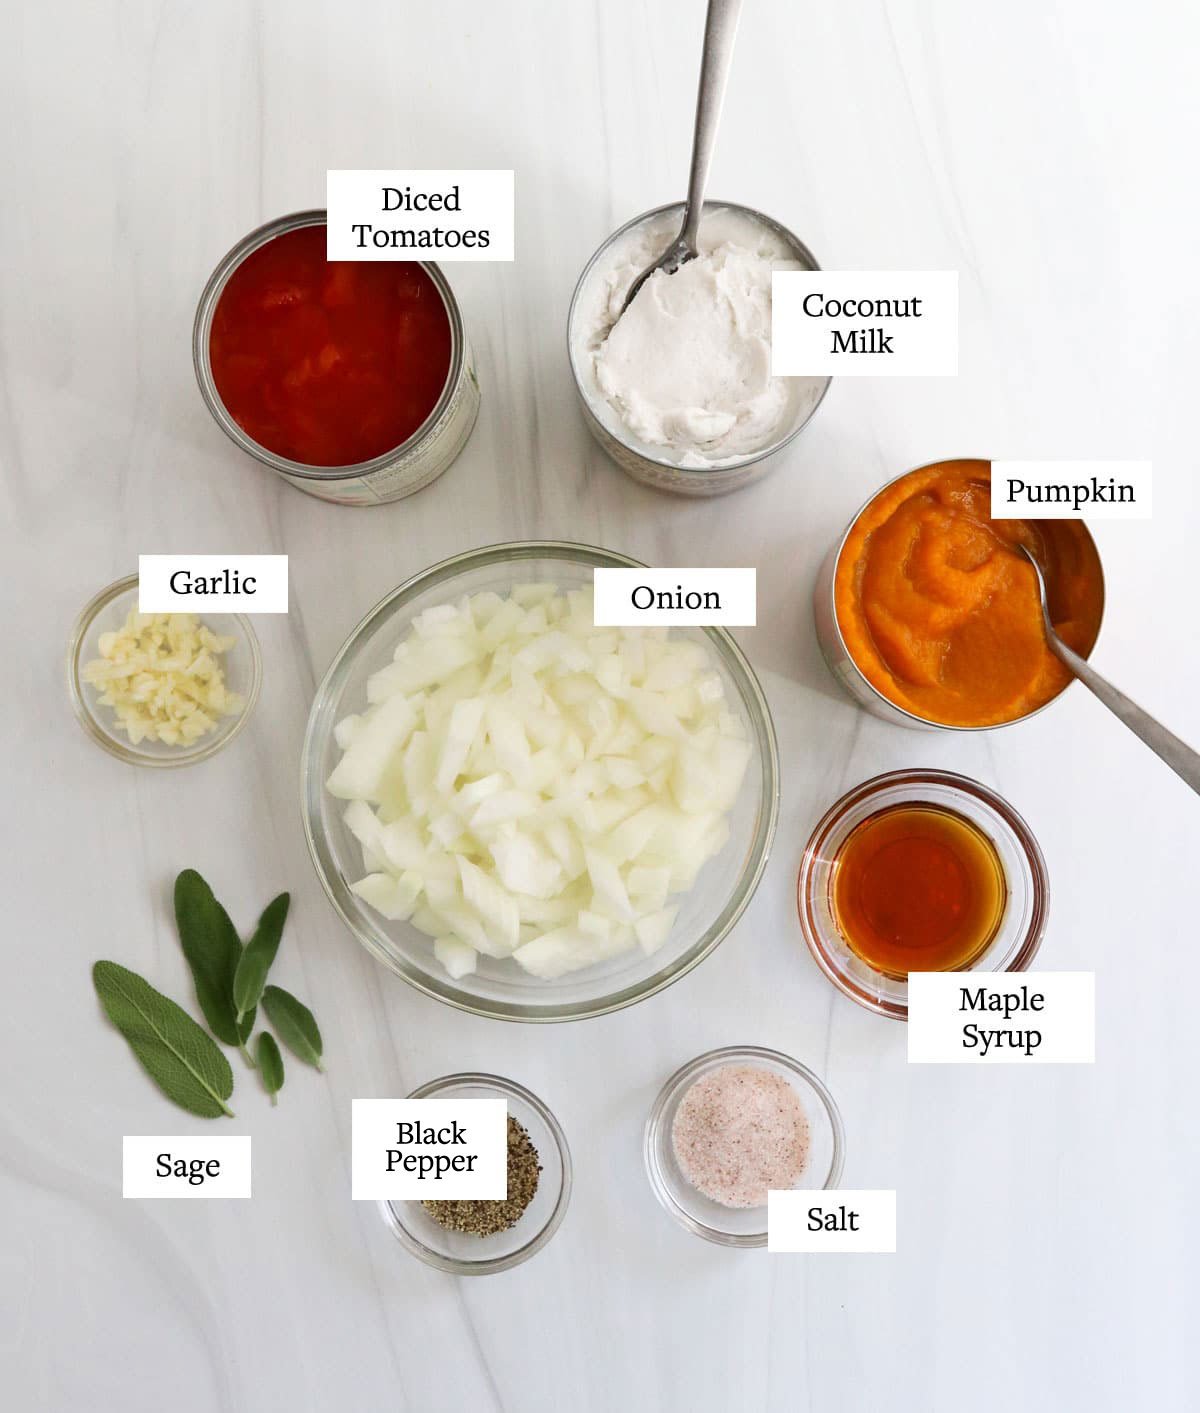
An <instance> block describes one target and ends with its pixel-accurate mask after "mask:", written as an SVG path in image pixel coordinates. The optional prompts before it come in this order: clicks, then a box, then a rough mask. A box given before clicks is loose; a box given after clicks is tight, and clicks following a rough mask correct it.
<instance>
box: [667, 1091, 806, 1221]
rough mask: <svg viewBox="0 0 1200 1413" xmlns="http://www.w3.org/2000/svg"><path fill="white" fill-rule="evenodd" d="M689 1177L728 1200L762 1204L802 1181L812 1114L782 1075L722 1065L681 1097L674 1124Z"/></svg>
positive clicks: (701, 1188)
mask: <svg viewBox="0 0 1200 1413" xmlns="http://www.w3.org/2000/svg"><path fill="white" fill-rule="evenodd" d="M671 1142H672V1144H673V1146H674V1149H675V1158H676V1161H677V1162H678V1163H679V1167H680V1169H681V1171H682V1172H683V1175H684V1177H685V1178H686V1179H687V1180H688V1182H689V1183H691V1185H692V1186H693V1187H694V1188H695V1189H696V1190H697V1192H701V1193H703V1194H704V1196H705V1197H710V1198H711V1199H712V1200H713V1201H714V1202H719V1203H720V1204H721V1205H722V1206H723V1207H762V1206H765V1205H766V1201H767V1193H768V1192H769V1191H770V1190H771V1189H772V1188H784V1189H786V1188H791V1187H795V1186H796V1183H797V1182H798V1181H799V1179H800V1175H801V1174H802V1173H803V1172H804V1169H805V1167H806V1165H807V1163H808V1119H807V1118H806V1117H805V1114H804V1108H803V1106H802V1105H801V1103H800V1100H799V1097H798V1096H797V1094H796V1091H795V1090H794V1089H793V1088H792V1086H791V1085H790V1084H789V1083H788V1082H787V1080H786V1079H784V1078H783V1076H782V1075H778V1074H774V1073H773V1072H772V1071H771V1070H764V1069H757V1068H755V1067H754V1066H752V1065H722V1066H721V1067H720V1069H716V1070H713V1071H712V1072H711V1073H710V1074H706V1075H704V1076H702V1077H701V1078H700V1079H698V1080H697V1081H696V1082H695V1084H693V1085H692V1086H691V1088H690V1089H688V1091H687V1093H686V1094H685V1095H684V1096H683V1098H682V1099H681V1100H680V1103H679V1108H678V1109H677V1110H676V1112H675V1122H674V1124H673V1125H672V1126H671Z"/></svg>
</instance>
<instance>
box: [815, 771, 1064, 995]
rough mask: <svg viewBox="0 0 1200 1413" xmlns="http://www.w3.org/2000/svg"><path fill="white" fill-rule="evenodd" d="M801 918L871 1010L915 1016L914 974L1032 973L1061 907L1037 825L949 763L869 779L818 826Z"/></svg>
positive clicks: (828, 967) (837, 977)
mask: <svg viewBox="0 0 1200 1413" xmlns="http://www.w3.org/2000/svg"><path fill="white" fill-rule="evenodd" d="M798 903H799V909H800V926H801V929H802V931H803V933H804V938H805V941H806V942H807V943H808V946H809V950H810V951H811V952H812V954H813V957H814V959H815V961H816V963H817V965H818V966H819V967H820V968H821V970H822V971H823V972H824V973H825V975H826V976H827V977H828V978H829V980H830V981H832V982H833V984H834V985H835V986H836V987H837V988H838V990H839V991H842V992H844V993H845V994H846V995H847V996H849V997H850V998H851V1000H854V1001H857V1002H858V1003H859V1005H860V1006H865V1007H866V1008H867V1009H868V1010H871V1011H875V1012H877V1013H878V1014H879V1015H884V1016H891V1017H893V1018H894V1019H896V1020H907V1019H908V975H909V973H910V972H913V971H1025V970H1027V968H1028V967H1029V964H1030V963H1031V962H1032V960H1033V958H1034V956H1035V955H1036V953H1037V950H1038V947H1039V946H1040V945H1041V941H1042V936H1043V934H1044V933H1045V930H1046V920H1047V917H1048V915H1049V906H1050V884H1049V878H1048V876H1047V873H1046V861H1045V859H1044V858H1043V857H1042V851H1041V849H1040V848H1039V847H1038V842H1037V840H1036V839H1035V838H1034V836H1033V833H1032V831H1031V830H1030V828H1029V826H1028V825H1027V824H1026V823H1025V821H1024V820H1023V819H1022V818H1021V816H1020V815H1019V814H1018V813H1017V812H1016V810H1014V809H1013V807H1012V806H1011V805H1010V804H1009V803H1008V802H1007V801H1006V800H1004V799H1002V798H1001V797H1000V796H999V795H997V794H996V793H995V791H994V790H989V789H988V788H987V786H985V785H981V784H979V782H978V781H976V780H971V779H968V777H967V776H965V775H955V774H953V773H952V772H950V771H946V770H897V771H892V772H890V773H889V774H886V775H877V776H875V777H874V778H873V779H871V780H866V781H864V782H863V783H862V784H861V785H858V786H856V787H855V788H854V789H853V790H851V791H850V792H849V793H848V794H846V795H843V796H842V798H841V799H840V800H839V801H838V802H837V804H835V805H834V806H833V807H832V808H831V809H830V810H829V811H828V812H827V813H826V815H825V817H824V818H823V819H822V820H821V822H820V823H819V824H818V825H817V827H816V829H815V830H814V831H813V835H812V838H811V839H810V840H809V842H808V847H807V848H806V849H805V851H804V859H803V861H802V863H801V865H800V878H799V883H798Z"/></svg>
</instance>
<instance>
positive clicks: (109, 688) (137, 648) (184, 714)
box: [82, 609, 245, 746]
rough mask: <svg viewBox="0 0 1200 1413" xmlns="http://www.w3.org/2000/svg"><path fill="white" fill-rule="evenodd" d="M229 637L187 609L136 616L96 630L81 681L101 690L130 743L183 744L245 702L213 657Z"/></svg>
mask: <svg viewBox="0 0 1200 1413" xmlns="http://www.w3.org/2000/svg"><path fill="white" fill-rule="evenodd" d="M236 641H237V639H236V638H232V637H223V636H221V635H219V634H217V633H214V632H213V631H212V630H211V629H210V628H207V627H206V626H205V625H204V624H203V623H201V622H199V620H198V619H196V618H195V616H194V615H192V614H190V613H138V612H137V610H136V609H134V610H132V611H131V612H130V614H129V616H128V618H126V620H125V625H124V627H122V628H120V629H118V630H117V632H115V633H101V635H100V642H99V649H100V656H99V657H98V658H94V659H93V660H92V661H91V662H89V663H88V664H87V665H86V666H85V667H84V669H83V673H82V676H83V680H84V681H85V682H87V683H89V684H90V685H91V686H93V687H98V688H100V689H101V694H100V702H101V704H102V705H103V706H109V707H112V708H113V710H114V711H115V712H116V714H117V724H118V725H119V726H120V728H121V729H122V730H123V731H124V732H125V733H126V734H127V735H128V737H129V740H130V742H131V743H132V744H133V745H135V746H136V745H137V744H138V742H139V741H161V742H162V743H163V744H164V745H167V746H190V745H192V743H193V742H195V741H198V740H199V739H200V738H201V737H202V736H205V735H207V733H208V732H209V731H213V730H215V729H216V725H217V722H218V720H219V719H220V718H221V717H223V716H236V715H237V714H238V712H240V711H241V710H242V708H243V706H244V705H245V703H244V701H243V700H242V698H241V697H239V696H238V694H237V693H236V692H231V691H229V690H228V688H227V687H226V686H225V673H224V671H223V670H222V668H221V662H220V657H221V654H222V653H227V652H228V651H229V649H230V648H232V647H233V645H234V643H235V642H236Z"/></svg>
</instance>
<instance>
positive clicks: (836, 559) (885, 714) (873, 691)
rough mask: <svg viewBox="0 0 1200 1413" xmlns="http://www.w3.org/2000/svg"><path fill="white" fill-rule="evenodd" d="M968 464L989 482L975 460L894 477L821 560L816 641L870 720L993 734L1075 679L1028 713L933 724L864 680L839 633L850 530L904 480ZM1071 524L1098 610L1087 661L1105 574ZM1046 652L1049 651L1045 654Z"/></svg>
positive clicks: (1086, 538)
mask: <svg viewBox="0 0 1200 1413" xmlns="http://www.w3.org/2000/svg"><path fill="white" fill-rule="evenodd" d="M971 465H973V466H976V467H978V468H980V471H981V473H983V472H986V476H987V479H988V480H989V481H990V479H991V462H990V461H983V460H978V459H975V458H961V459H951V460H943V461H931V462H927V463H926V464H925V465H923V466H917V467H914V468H912V469H911V470H909V471H903V472H901V473H900V475H898V476H894V477H892V479H891V480H890V481H885V482H884V484H883V485H882V486H881V487H880V488H879V489H878V490H877V491H875V492H874V493H873V494H872V495H871V496H870V498H869V499H868V500H866V501H865V502H864V503H863V504H862V505H861V506H860V507H859V509H858V510H857V511H856V513H855V514H854V516H853V517H852V518H851V520H850V523H849V524H848V525H847V526H846V529H845V531H844V532H843V533H842V535H841V536H840V537H839V538H838V540H837V541H836V543H835V544H834V545H833V546H832V548H831V549H830V551H829V553H828V554H827V555H826V556H825V559H824V560H823V561H822V564H821V568H820V569H819V570H818V572H817V581H816V587H815V589H814V591H813V616H814V619H815V622H816V629H817V641H818V643H819V644H820V647H821V653H822V655H823V656H824V658H825V662H826V664H827V665H828V667H829V670H830V672H832V673H833V675H834V677H835V678H836V679H837V681H838V682H839V684H840V685H841V687H842V688H843V690H844V691H845V692H846V693H847V695H849V696H850V697H852V698H853V699H854V701H856V702H857V703H858V704H859V706H861V707H865V708H866V710H867V711H869V712H870V713H871V714H872V715H873V716H877V717H880V718H881V719H882V720H884V721H890V722H893V723H894V724H895V725H897V726H908V727H912V728H914V729H916V730H920V731H991V730H994V729H996V728H997V727H1000V726H1012V725H1015V724H1016V723H1017V722H1018V721H1028V720H1029V719H1030V718H1031V717H1034V716H1037V715H1038V713H1039V712H1042V711H1045V709H1046V708H1047V707H1048V706H1051V705H1052V704H1053V703H1054V702H1055V701H1057V700H1058V697H1059V696H1061V695H1062V691H1063V690H1065V688H1066V686H1069V685H1070V681H1073V680H1074V679H1073V678H1071V679H1070V681H1066V682H1064V685H1063V687H1061V688H1060V689H1059V690H1058V691H1057V692H1055V693H1054V695H1052V696H1051V697H1050V698H1049V699H1048V700H1047V701H1044V702H1042V703H1040V704H1039V705H1037V706H1035V707H1033V708H1032V709H1031V710H1029V711H1026V712H1023V713H1021V714H1019V715H1016V716H1013V717H1011V718H1010V719H1008V720H1004V721H991V722H985V723H982V724H979V725H966V724H955V723H948V722H941V721H935V720H931V719H930V718H929V717H925V716H921V715H919V714H918V713H916V712H913V711H909V710H908V709H907V708H905V707H903V706H901V705H899V704H898V703H897V702H894V701H892V700H891V699H890V698H889V697H887V696H885V695H884V694H883V692H881V691H880V690H879V688H878V687H876V686H875V684H874V683H873V682H872V681H871V680H870V679H869V678H868V677H867V675H866V674H865V673H864V672H863V670H862V669H861V668H860V666H859V665H858V663H857V662H856V661H855V660H854V657H853V655H852V654H851V652H850V649H849V647H848V645H847V643H846V639H845V636H844V634H843V632H842V628H841V624H840V623H839V621H838V612H837V571H838V565H839V563H840V562H841V558H842V552H843V550H844V549H845V547H846V542H847V540H849V538H850V536H851V534H852V533H853V532H854V530H855V527H856V526H857V525H858V523H859V521H860V520H861V519H862V518H863V516H865V515H866V514H867V512H868V511H869V510H870V509H871V507H872V506H873V505H875V503H876V502H877V501H879V500H881V499H882V498H883V497H884V496H886V495H887V494H888V492H889V491H891V490H892V489H893V488H894V487H896V486H898V485H899V483H900V482H901V481H903V480H904V479H905V478H906V477H908V476H916V475H918V474H919V473H920V472H925V471H934V470H937V469H939V468H943V467H945V468H949V467H955V466H957V467H963V466H971ZM1055 523H1067V522H1055ZM1070 523H1071V524H1072V525H1074V526H1077V527H1078V532H1079V534H1080V536H1081V539H1082V542H1083V543H1084V544H1085V545H1086V548H1087V551H1088V554H1089V557H1090V559H1091V561H1092V567H1093V570H1094V574H1095V576H1096V579H1097V584H1096V594H1097V603H1098V606H1097V608H1096V621H1095V628H1094V633H1093V634H1092V635H1091V641H1090V643H1084V644H1080V645H1079V646H1078V647H1077V648H1076V650H1077V651H1079V652H1081V654H1082V656H1084V657H1087V656H1088V655H1089V654H1090V653H1091V651H1092V648H1093V647H1094V646H1095V641H1096V636H1097V635H1098V634H1099V630H1100V623H1101V621H1102V618H1103V605H1104V579H1103V571H1102V568H1101V565H1100V556H1099V552H1098V551H1097V549H1096V545H1095V540H1094V539H1093V537H1092V533H1091V531H1090V530H1089V529H1088V528H1087V527H1086V526H1085V525H1084V524H1083V522H1082V521H1072V522H1070ZM1048 651H1049V649H1047V652H1048ZM1064 673H1065V669H1064Z"/></svg>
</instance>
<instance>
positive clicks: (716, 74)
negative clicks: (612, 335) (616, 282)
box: [621, 0, 742, 314]
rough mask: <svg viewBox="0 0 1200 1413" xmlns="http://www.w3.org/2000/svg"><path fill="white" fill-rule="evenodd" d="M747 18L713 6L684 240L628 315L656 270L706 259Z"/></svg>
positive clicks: (724, 5) (732, 0)
mask: <svg viewBox="0 0 1200 1413" xmlns="http://www.w3.org/2000/svg"><path fill="white" fill-rule="evenodd" d="M741 12H742V0H708V18H707V19H706V20H705V22H704V52H703V54H702V56H701V59H700V91H699V93H697V95H696V126H695V129H694V131H693V133H692V171H691V176H690V177H689V178H688V194H687V205H686V206H685V207H684V208H683V224H682V225H681V226H680V227H679V234H678V235H677V236H676V237H675V239H674V240H673V241H672V242H671V244H670V245H668V246H667V248H666V250H664V251H663V253H662V254H661V255H660V256H659V257H658V259H657V260H656V261H655V262H654V264H653V265H651V266H650V268H649V269H648V270H643V271H642V273H641V274H640V275H639V276H638V277H637V279H636V280H634V282H633V284H631V285H630V286H629V293H628V294H627V295H626V296H625V303H624V304H623V305H622V306H621V313H622V314H624V312H625V311H626V309H628V308H629V306H630V304H632V302H633V297H634V295H636V294H637V292H638V290H640V289H641V287H642V286H643V285H644V284H645V283H646V281H647V280H648V279H649V278H650V276H651V275H652V274H654V272H655V270H661V271H662V272H663V273H664V274H666V275H673V274H674V273H675V271H676V270H678V269H679V267H680V265H686V264H687V262H688V261H689V260H694V259H695V258H696V256H697V255H699V253H700V251H699V247H698V244H697V242H698V240H699V237H700V214H701V212H702V211H703V210H704V188H705V186H706V185H707V184H708V168H709V164H710V163H711V161H712V154H713V148H714V147H715V146H716V143H717V124H718V123H719V122H720V120H721V105H722V104H723V103H724V101H725V82H726V80H727V79H728V78H729V67H730V64H731V63H732V61H733V41H734V39H735V37H736V35H737V26H738V17H739V16H740V15H741Z"/></svg>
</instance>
